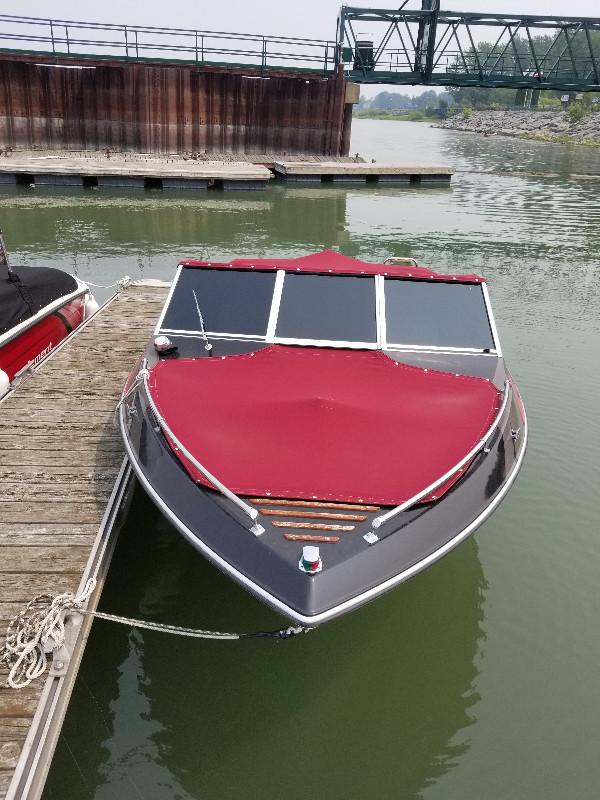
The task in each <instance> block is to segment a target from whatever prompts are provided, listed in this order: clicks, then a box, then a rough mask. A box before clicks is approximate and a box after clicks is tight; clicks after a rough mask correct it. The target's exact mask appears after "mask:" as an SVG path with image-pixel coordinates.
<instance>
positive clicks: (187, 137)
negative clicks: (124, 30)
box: [0, 54, 351, 156]
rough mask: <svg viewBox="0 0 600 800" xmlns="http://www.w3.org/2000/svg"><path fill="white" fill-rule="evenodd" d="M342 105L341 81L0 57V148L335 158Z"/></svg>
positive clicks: (342, 147) (345, 129)
mask: <svg viewBox="0 0 600 800" xmlns="http://www.w3.org/2000/svg"><path fill="white" fill-rule="evenodd" d="M345 99H346V80H345V78H344V77H343V76H342V75H327V76H325V75H315V74H313V73H292V72H285V73H284V72H269V73H266V74H265V76H264V77H263V76H261V75H260V72H259V71H258V70H248V69H241V68H234V67H226V68H223V69H220V68H217V67H198V68H196V67H194V66H193V65H179V64H157V63H140V62H136V63H129V64H127V63H126V62H125V61H116V60H115V61H113V60H95V59H85V58H82V59H77V58H69V59H62V60H61V62H60V63H54V60H53V59H51V58H49V57H44V56H40V55H31V56H25V55H16V54H0V147H7V146H11V147H16V148H20V149H23V148H48V149H54V150H61V149H63V150H65V149H76V150H102V149H104V148H110V149H112V148H116V149H117V150H119V151H130V152H146V153H183V152H186V151H187V152H199V153H204V152H208V153H247V154H252V153H255V154H256V153H267V152H268V153H287V154H307V155H323V156H341V155H348V147H349V141H350V124H351V113H348V109H349V108H351V106H350V105H349V104H346V102H345ZM346 106H348V107H346Z"/></svg>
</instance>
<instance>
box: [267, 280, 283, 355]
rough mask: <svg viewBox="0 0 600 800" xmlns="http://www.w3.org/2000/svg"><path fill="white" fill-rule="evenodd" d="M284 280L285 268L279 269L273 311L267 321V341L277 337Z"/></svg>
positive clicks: (274, 290) (274, 291) (272, 304)
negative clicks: (276, 331)
mask: <svg viewBox="0 0 600 800" xmlns="http://www.w3.org/2000/svg"><path fill="white" fill-rule="evenodd" d="M284 280H285V270H284V269H278V270H277V272H276V273H275V288H274V289H273V299H272V301H271V311H270V312H269V322H268V323H267V335H266V337H265V338H266V341H267V342H272V341H273V340H274V339H275V328H276V327H277V320H278V319H279V307H280V306H281V296H282V294H283V282H284Z"/></svg>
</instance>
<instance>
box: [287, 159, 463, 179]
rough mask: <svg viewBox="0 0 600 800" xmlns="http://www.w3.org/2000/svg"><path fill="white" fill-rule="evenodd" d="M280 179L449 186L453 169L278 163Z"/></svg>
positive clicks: (295, 162)
mask: <svg viewBox="0 0 600 800" xmlns="http://www.w3.org/2000/svg"><path fill="white" fill-rule="evenodd" d="M273 169H274V171H275V175H276V177H277V178H280V179H281V180H284V181H293V182H295V183H315V182H329V181H331V182H333V183H382V184H384V183H449V182H450V179H451V177H452V175H453V174H454V169H452V168H451V167H441V166H431V167H422V166H405V165H401V164H379V163H377V162H372V163H370V164H367V163H356V162H355V163H346V164H344V163H340V162H339V161H306V162H301V161H276V162H275V163H274V164H273Z"/></svg>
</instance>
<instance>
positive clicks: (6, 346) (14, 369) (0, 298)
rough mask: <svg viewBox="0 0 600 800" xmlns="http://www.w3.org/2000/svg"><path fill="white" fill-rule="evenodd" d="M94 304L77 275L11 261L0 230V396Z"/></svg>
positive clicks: (66, 334)
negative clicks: (17, 264) (12, 263)
mask: <svg viewBox="0 0 600 800" xmlns="http://www.w3.org/2000/svg"><path fill="white" fill-rule="evenodd" d="M97 310H98V304H97V303H96V301H95V300H94V298H93V296H92V295H91V294H90V290H89V288H88V286H87V285H86V284H85V283H83V282H82V281H80V280H79V279H78V278H75V277H74V276H72V275H69V274H68V273H66V272H63V271H62V270H58V269H52V268H50V267H22V266H15V267H12V266H11V265H10V262H9V260H8V257H7V255H6V251H5V249H4V244H3V242H2V238H1V232H0V397H3V396H4V395H5V394H6V393H7V392H8V391H9V389H11V388H14V387H15V386H17V385H18V384H19V383H20V382H21V380H22V379H23V377H25V375H27V374H28V373H29V372H31V371H32V370H34V369H35V368H36V367H37V366H38V364H40V363H41V361H43V360H44V358H46V357H47V356H48V355H50V353H51V352H52V351H53V350H54V348H55V347H56V346H57V345H59V344H60V343H61V342H62V341H63V339H65V338H66V337H67V336H69V334H70V333H72V332H73V331H74V330H75V328H77V327H78V326H79V325H81V323H82V322H83V321H84V320H85V319H87V318H89V317H90V316H91V315H92V314H93V313H95V311H97Z"/></svg>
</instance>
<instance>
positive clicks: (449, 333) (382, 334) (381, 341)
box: [158, 267, 496, 352]
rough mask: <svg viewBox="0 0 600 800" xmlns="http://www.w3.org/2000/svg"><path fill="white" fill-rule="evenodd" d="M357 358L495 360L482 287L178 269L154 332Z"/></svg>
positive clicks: (379, 277) (307, 274)
mask: <svg viewBox="0 0 600 800" xmlns="http://www.w3.org/2000/svg"><path fill="white" fill-rule="evenodd" d="M200 316H201V317H202V319H203V324H204V328H205V330H206V334H208V336H210V337H217V338H218V337H223V338H229V339H255V340H257V341H261V342H267V343H270V342H275V343H282V344H299V345H312V346H328V347H351V348H366V349H384V350H385V349H390V350H396V349H402V348H419V349H426V348H434V349H446V348H448V349H452V350H468V351H477V352H482V351H486V352H490V351H491V352H495V350H496V345H495V342H494V334H493V324H492V323H491V312H490V311H489V308H488V303H487V298H486V294H485V291H484V289H483V286H482V284H480V283H467V282H462V281H461V282H458V281H456V282H454V281H452V282H450V281H441V280H435V281H433V280H420V279H407V278H396V277H384V276H382V275H344V274H335V273H332V274H324V273H310V272H288V271H285V270H254V269H252V270H250V269H231V268H218V267H202V268H197V267H181V268H180V271H179V273H178V276H177V278H176V281H175V284H174V287H173V290H172V293H171V297H170V301H169V303H168V305H167V308H166V310H165V312H164V315H163V318H162V320H161V322H160V324H159V329H158V330H160V332H164V333H181V334H189V335H198V334H199V335H202V325H201V321H200Z"/></svg>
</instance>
